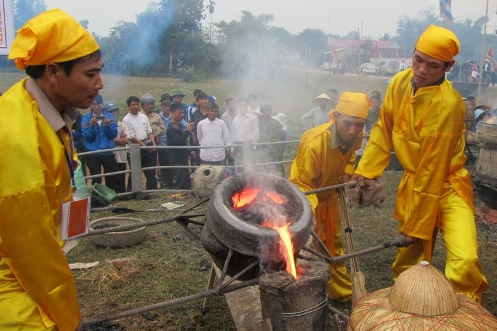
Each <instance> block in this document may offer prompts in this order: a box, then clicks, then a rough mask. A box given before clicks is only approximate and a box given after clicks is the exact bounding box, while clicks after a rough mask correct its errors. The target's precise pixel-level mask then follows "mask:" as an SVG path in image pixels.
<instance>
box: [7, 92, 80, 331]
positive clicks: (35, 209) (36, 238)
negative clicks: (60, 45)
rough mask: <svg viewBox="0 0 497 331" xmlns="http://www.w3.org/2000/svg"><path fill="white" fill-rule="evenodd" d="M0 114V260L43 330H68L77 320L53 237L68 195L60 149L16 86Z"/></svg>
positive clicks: (71, 287) (72, 288) (69, 278)
mask: <svg viewBox="0 0 497 331" xmlns="http://www.w3.org/2000/svg"><path fill="white" fill-rule="evenodd" d="M27 105H28V106H27ZM29 105H32V108H31V107H30V106H29ZM2 110H6V111H4V112H3V113H5V114H3V115H2V116H0V127H2V130H0V140H1V141H2V142H3V144H2V149H1V150H0V173H1V176H0V215H1V216H0V257H3V258H5V260H6V261H7V264H8V266H9V267H10V269H11V270H12V273H13V274H14V275H15V278H16V280H17V282H18V283H19V284H21V286H22V288H23V289H24V291H25V292H26V293H27V294H28V295H29V296H30V297H31V298H32V299H33V301H34V302H35V303H36V305H37V307H38V310H40V311H42V312H40V314H41V317H42V320H43V322H44V324H45V326H47V327H50V326H52V325H53V324H54V323H55V325H56V326H57V329H58V330H59V331H66V330H67V331H73V330H74V329H75V328H76V326H77V325H78V323H79V320H80V317H81V315H80V310H79V304H78V300H77V294H76V285H75V282H74V277H73V275H72V272H71V270H70V269H69V266H68V262H67V260H66V258H65V256H64V254H63V252H62V249H61V246H60V243H59V241H58V239H57V233H58V230H57V227H58V225H59V224H60V216H61V213H60V208H61V205H62V203H63V202H65V201H67V200H68V199H70V197H71V185H70V172H69V167H68V165H67V160H66V158H65V155H64V149H63V147H62V144H61V143H60V141H59V139H58V137H57V135H56V134H55V133H54V132H53V130H52V129H51V127H50V126H49V124H48V123H47V122H46V120H45V119H44V118H43V117H42V116H41V114H40V112H39V110H38V108H37V106H36V102H34V101H33V100H32V98H31V97H30V96H29V95H28V94H27V92H25V90H24V88H23V87H22V85H21V84H18V85H16V86H14V87H12V88H11V90H9V91H7V92H6V93H5V94H4V95H3V96H2V98H0V111H2ZM7 110H8V111H7ZM20 127H22V128H23V130H19V128H20ZM10 281H13V280H10ZM1 282H2V279H0V284H1ZM2 295H6V296H8V294H5V292H3V294H2V288H1V286H0V300H1V299H2Z"/></svg>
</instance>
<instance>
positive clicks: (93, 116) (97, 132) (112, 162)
mask: <svg viewBox="0 0 497 331" xmlns="http://www.w3.org/2000/svg"><path fill="white" fill-rule="evenodd" d="M102 107H103V98H102V96H101V95H97V96H96V97H95V98H94V99H93V102H92V104H91V110H90V112H89V113H88V114H86V115H84V116H83V119H82V121H81V131H82V133H83V137H84V139H85V148H86V150H87V151H88V152H93V151H100V150H107V149H111V148H114V147H115V146H116V145H115V143H114V138H116V137H117V119H116V118H115V117H114V116H113V115H112V114H110V113H108V112H106V111H103V110H102ZM86 166H87V167H88V170H89V171H90V174H91V175H99V174H100V173H101V169H102V167H103V168H104V173H105V174H107V173H111V172H116V171H119V167H118V165H117V161H116V158H115V157H114V153H113V152H112V151H102V152H100V153H96V154H91V155H88V156H86ZM101 182H102V178H101V177H99V178H93V179H92V185H93V184H95V183H99V184H100V183H101ZM105 185H107V186H108V187H109V188H111V189H113V190H114V191H115V192H117V193H121V192H125V187H124V185H123V184H122V181H120V180H119V175H114V176H106V177H105Z"/></svg>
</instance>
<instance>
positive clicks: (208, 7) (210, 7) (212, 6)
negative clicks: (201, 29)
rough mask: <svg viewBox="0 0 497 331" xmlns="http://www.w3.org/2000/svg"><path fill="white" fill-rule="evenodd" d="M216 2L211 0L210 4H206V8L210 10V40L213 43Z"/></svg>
mask: <svg viewBox="0 0 497 331" xmlns="http://www.w3.org/2000/svg"><path fill="white" fill-rule="evenodd" d="M215 4H216V2H215V1H212V0H209V4H208V5H207V6H206V8H207V9H208V10H209V16H210V20H209V42H210V43H212V14H213V13H214V5H215Z"/></svg>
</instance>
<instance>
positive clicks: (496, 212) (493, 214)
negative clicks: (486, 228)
mask: <svg viewBox="0 0 497 331" xmlns="http://www.w3.org/2000/svg"><path fill="white" fill-rule="evenodd" d="M487 214H489V215H490V216H497V210H496V209H489V210H488V212H487Z"/></svg>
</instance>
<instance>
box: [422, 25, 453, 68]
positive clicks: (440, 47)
mask: <svg viewBox="0 0 497 331" xmlns="http://www.w3.org/2000/svg"><path fill="white" fill-rule="evenodd" d="M459 48H460V44H459V40H458V39H457V37H456V35H455V34H454V33H453V32H452V31H450V30H447V29H446V28H442V27H440V26H436V25H430V26H429V27H428V29H426V30H425V32H423V33H422V34H421V36H420V37H419V39H418V43H417V44H416V49H417V50H418V51H420V52H423V53H425V54H426V55H429V56H432V57H434V58H435V59H439V60H441V61H444V62H449V61H452V59H453V57H454V56H456V55H457V54H459Z"/></svg>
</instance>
